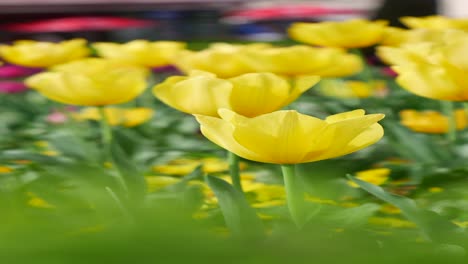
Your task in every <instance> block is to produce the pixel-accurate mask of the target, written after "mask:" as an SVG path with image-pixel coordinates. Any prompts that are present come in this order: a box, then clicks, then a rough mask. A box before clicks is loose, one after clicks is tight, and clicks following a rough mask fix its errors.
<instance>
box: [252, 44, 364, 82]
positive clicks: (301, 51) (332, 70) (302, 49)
mask: <svg viewBox="0 0 468 264" xmlns="http://www.w3.org/2000/svg"><path fill="white" fill-rule="evenodd" d="M244 53H245V54H246V55H247V56H248V57H249V58H251V59H252V60H253V61H255V63H252V65H253V66H252V67H254V68H255V70H256V71H257V72H272V73H275V74H279V75H286V76H301V75H318V76H321V77H344V76H349V75H353V74H356V73H358V72H360V71H361V70H362V68H363V65H362V60H361V58H359V56H357V55H353V54H348V53H346V51H345V50H343V49H336V48H314V47H309V46H303V45H295V46H290V47H271V48H265V49H261V50H257V51H254V50H247V51H244Z"/></svg>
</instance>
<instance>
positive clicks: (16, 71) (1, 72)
mask: <svg viewBox="0 0 468 264" xmlns="http://www.w3.org/2000/svg"><path fill="white" fill-rule="evenodd" d="M41 70H42V69H39V68H29V67H23V66H18V65H11V64H9V65H8V64H7V65H3V66H0V78H20V77H26V76H30V75H32V74H35V73H38V72H40V71H41Z"/></svg>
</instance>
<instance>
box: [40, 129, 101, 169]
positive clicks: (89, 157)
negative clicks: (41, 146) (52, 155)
mask: <svg viewBox="0 0 468 264" xmlns="http://www.w3.org/2000/svg"><path fill="white" fill-rule="evenodd" d="M48 140H49V141H50V143H51V144H52V145H53V146H54V148H55V149H56V150H57V151H59V152H60V153H61V154H62V155H64V156H66V157H70V158H75V159H78V160H86V161H92V162H95V161H96V160H98V158H97V153H98V151H97V149H96V147H94V146H93V145H91V144H90V143H89V142H86V141H84V140H83V139H81V138H80V137H78V136H76V135H75V134H74V133H73V132H71V131H69V130H61V131H57V132H55V133H52V134H51V135H50V136H48Z"/></svg>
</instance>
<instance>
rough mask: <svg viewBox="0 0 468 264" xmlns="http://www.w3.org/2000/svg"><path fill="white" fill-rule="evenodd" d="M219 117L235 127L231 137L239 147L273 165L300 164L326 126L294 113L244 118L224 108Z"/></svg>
mask: <svg viewBox="0 0 468 264" xmlns="http://www.w3.org/2000/svg"><path fill="white" fill-rule="evenodd" d="M220 115H221V117H222V118H223V119H224V120H227V121H229V122H231V123H232V124H233V125H234V127H235V129H234V138H235V139H236V141H237V142H239V144H240V145H242V146H244V147H245V148H246V149H249V150H251V151H253V152H255V153H257V154H258V155H259V156H261V157H262V160H261V161H263V162H267V163H276V164H294V163H298V162H300V161H301V160H302V158H303V156H304V155H305V154H306V153H307V151H308V150H309V149H310V148H311V145H313V144H315V142H314V140H313V139H314V138H315V137H317V133H319V132H320V131H322V130H323V128H324V127H325V126H326V123H325V122H323V121H322V120H320V119H318V118H314V117H310V116H306V115H302V114H299V113H297V112H296V111H277V112H274V113H270V114H266V115H262V116H258V117H255V118H245V117H242V116H239V115H237V114H235V113H234V112H232V111H229V110H224V109H223V110H220Z"/></svg>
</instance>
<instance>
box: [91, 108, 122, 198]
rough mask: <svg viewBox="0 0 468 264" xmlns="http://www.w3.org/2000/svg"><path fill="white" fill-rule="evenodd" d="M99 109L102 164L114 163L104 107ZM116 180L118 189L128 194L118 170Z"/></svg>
mask: <svg viewBox="0 0 468 264" xmlns="http://www.w3.org/2000/svg"><path fill="white" fill-rule="evenodd" d="M98 109H99V114H100V116H101V137H102V145H103V150H104V153H103V156H104V157H103V158H104V162H111V163H113V162H114V159H113V158H112V150H111V147H112V129H111V127H110V125H109V120H108V118H107V115H106V112H105V111H104V107H102V106H100V107H98ZM116 180H117V183H118V184H119V186H120V188H121V189H122V190H123V191H124V192H125V193H128V186H127V183H126V181H125V179H124V177H123V176H122V172H121V171H120V170H117V175H116Z"/></svg>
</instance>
